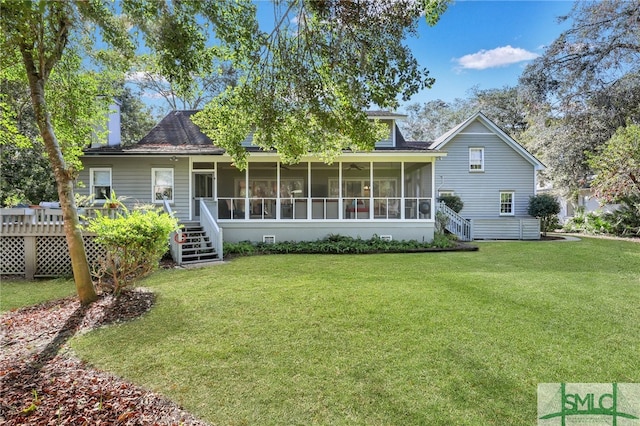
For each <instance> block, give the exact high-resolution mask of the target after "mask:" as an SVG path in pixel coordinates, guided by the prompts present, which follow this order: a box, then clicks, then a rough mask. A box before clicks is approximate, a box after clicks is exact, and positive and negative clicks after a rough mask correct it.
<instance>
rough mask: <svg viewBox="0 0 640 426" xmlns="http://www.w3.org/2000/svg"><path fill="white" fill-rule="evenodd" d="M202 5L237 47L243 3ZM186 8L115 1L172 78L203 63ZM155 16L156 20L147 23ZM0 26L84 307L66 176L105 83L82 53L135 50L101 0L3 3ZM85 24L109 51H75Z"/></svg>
mask: <svg viewBox="0 0 640 426" xmlns="http://www.w3.org/2000/svg"><path fill="white" fill-rule="evenodd" d="M204 3H205V2H201V3H198V4H197V6H198V7H205V6H206V7H208V8H209V9H208V13H210V14H218V15H220V16H217V17H218V18H220V19H222V16H224V17H225V18H226V19H227V20H228V25H230V28H231V29H228V31H227V33H226V34H223V35H219V34H218V35H219V38H220V39H221V40H222V41H226V40H228V39H233V41H232V42H233V43H236V44H237V45H240V44H241V41H240V40H243V39H242V38H241V37H236V36H237V34H236V32H235V31H233V28H236V27H235V26H234V25H235V24H237V23H238V20H235V21H234V20H233V17H234V16H238V15H239V14H242V13H244V12H245V11H246V8H245V9H242V8H241V9H238V10H236V9H235V8H232V7H230V6H229V5H227V4H217V3H215V2H207V4H206V5H205V4H204ZM158 6H164V7H158ZM111 7H113V6H111ZM190 7H191V5H190V4H184V3H179V4H178V3H176V4H174V7H173V8H172V9H170V8H169V7H168V5H166V4H164V5H163V4H158V3H155V2H147V1H142V0H141V1H137V2H135V1H131V2H123V3H122V10H123V12H125V15H124V16H129V17H131V18H134V19H137V22H138V24H139V27H141V28H142V29H143V30H144V31H145V34H146V38H145V39H146V40H147V41H148V44H150V45H151V47H152V48H156V49H159V50H161V52H162V54H161V60H162V61H164V62H163V63H162V69H163V70H164V71H165V72H166V73H167V74H168V75H170V76H171V77H172V78H173V79H175V80H176V81H178V82H180V81H183V80H184V79H186V78H187V77H188V75H189V73H190V72H191V71H192V70H197V69H198V67H199V66H200V65H201V63H202V61H204V60H206V58H203V56H202V55H197V53H198V52H199V51H201V50H203V47H204V36H203V35H202V33H201V32H199V31H198V29H199V28H200V27H198V26H194V22H195V20H196V17H195V16H193V15H192V14H191V12H192V11H191V10H190ZM158 10H160V11H159V12H158ZM158 14H159V15H160V16H159V17H160V18H162V19H159V20H156V21H153V20H152V18H153V17H154V15H158ZM0 23H1V24H2V25H1V27H2V36H3V37H2V40H1V41H0V43H1V47H2V55H3V56H2V59H3V66H4V65H5V64H9V63H10V62H9V59H15V57H16V55H18V57H19V61H18V62H17V63H18V64H21V67H22V73H23V75H25V76H26V79H27V81H28V86H29V92H30V98H31V103H32V105H33V110H34V116H35V122H36V123H37V126H38V129H39V132H40V135H41V136H42V139H43V141H44V146H45V149H46V152H47V155H48V158H49V161H50V162H51V165H52V169H53V172H54V176H55V179H56V184H57V189H58V197H59V200H60V205H61V207H62V211H63V216H64V223H65V234H66V239H67V244H68V246H69V254H70V257H71V265H72V270H73V275H74V280H75V283H76V290H77V292H78V297H79V299H80V301H81V303H83V304H88V303H91V302H92V301H94V300H95V299H96V298H97V295H96V293H95V289H94V288H93V283H92V281H91V275H90V272H89V266H88V262H87V258H86V253H85V250H84V244H83V241H82V234H81V231H80V229H79V220H78V214H77V210H76V206H75V201H74V196H73V181H74V179H75V177H76V173H77V170H78V167H79V164H80V163H79V161H78V156H79V155H80V153H81V150H82V147H83V146H84V144H86V142H87V140H88V138H89V135H90V133H88V132H87V130H88V129H89V128H92V129H95V128H96V124H97V121H98V117H100V116H104V115H105V114H104V113H105V105H102V107H103V108H100V106H101V105H100V103H101V102H102V103H103V104H104V103H106V101H105V98H104V97H102V98H100V97H98V96H97V95H98V94H104V93H99V92H102V91H104V90H105V88H106V87H108V85H107V84H103V85H102V86H101V87H99V80H100V77H103V76H105V75H106V74H103V73H100V74H96V73H92V72H81V68H82V59H81V54H84V55H85V56H88V57H93V58H96V59H102V60H103V63H105V62H108V63H110V64H111V65H112V66H117V65H123V64H124V63H126V62H125V61H124V60H126V59H128V58H131V57H132V56H133V52H134V45H133V42H132V39H131V35H130V34H129V33H128V31H127V30H128V28H127V25H128V22H126V21H125V20H124V19H122V18H120V17H119V16H118V15H116V14H115V11H114V10H113V9H111V8H110V6H109V5H107V4H104V3H101V2H86V1H73V2H72V1H68V2H50V1H45V0H40V1H30V0H22V1H20V0H2V1H1V2H0ZM92 26H93V27H92ZM86 28H90V29H91V28H94V29H96V30H99V31H100V35H101V39H102V41H103V42H104V43H106V44H107V45H110V46H113V47H114V48H115V51H111V52H107V51H104V50H103V51H92V50H91V51H87V50H84V51H83V50H82V48H84V47H87V46H91V45H92V43H91V40H89V39H87V38H86V37H84V38H83V36H86V35H87V34H86V33H85V32H84V31H85V29H86ZM94 42H95V40H94ZM121 70H122V68H121ZM55 76H59V78H60V82H61V87H58V88H54V89H52V88H51V87H48V84H49V83H50V82H51V81H52V80H53V79H54V77H55ZM99 89H100V90H99ZM54 106H55V107H54ZM59 135H60V138H59ZM3 139H4V137H3Z"/></svg>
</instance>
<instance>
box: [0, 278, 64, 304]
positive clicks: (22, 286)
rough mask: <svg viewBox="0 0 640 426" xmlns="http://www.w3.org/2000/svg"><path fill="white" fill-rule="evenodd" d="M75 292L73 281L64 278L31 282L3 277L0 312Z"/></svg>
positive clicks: (0, 289)
mask: <svg viewBox="0 0 640 426" xmlns="http://www.w3.org/2000/svg"><path fill="white" fill-rule="evenodd" d="M75 292H76V286H75V285H74V283H73V281H70V280H65V279H56V280H40V281H38V282H32V281H26V280H23V279H7V278H3V279H2V283H1V284H0V312H5V311H8V310H11V309H16V308H21V307H23V306H30V305H35V304H38V303H40V302H44V301H46V300H53V299H60V298H62V297H67V296H71V295H73V294H75Z"/></svg>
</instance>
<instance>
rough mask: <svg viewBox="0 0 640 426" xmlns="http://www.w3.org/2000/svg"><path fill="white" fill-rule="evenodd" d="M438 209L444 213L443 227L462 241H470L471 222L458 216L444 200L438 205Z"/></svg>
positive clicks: (471, 237)
mask: <svg viewBox="0 0 640 426" xmlns="http://www.w3.org/2000/svg"><path fill="white" fill-rule="evenodd" d="M438 211H440V212H442V213H444V214H445V215H446V217H447V224H446V226H445V229H446V230H447V231H449V232H451V233H452V234H454V235H456V236H457V237H458V238H459V239H460V240H462V241H471V240H472V239H473V236H472V235H471V222H469V221H468V220H467V219H465V218H463V217H462V216H460V215H459V214H458V213H456V212H455V211H454V210H453V209H451V208H450V207H449V206H447V205H446V204H445V203H444V202H441V203H440V204H439V205H438Z"/></svg>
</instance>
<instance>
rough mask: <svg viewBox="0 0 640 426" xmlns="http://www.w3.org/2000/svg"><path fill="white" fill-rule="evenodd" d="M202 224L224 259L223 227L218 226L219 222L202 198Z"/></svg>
mask: <svg viewBox="0 0 640 426" xmlns="http://www.w3.org/2000/svg"><path fill="white" fill-rule="evenodd" d="M200 225H201V226H202V229H203V230H204V232H205V234H206V235H209V237H210V238H211V244H212V245H213V248H214V249H215V251H216V253H217V254H218V258H219V259H220V260H222V256H223V252H222V246H223V244H222V241H223V239H222V228H220V227H219V226H218V222H216V220H215V219H214V218H213V215H212V214H211V211H210V210H209V207H208V206H207V203H206V202H205V200H204V199H202V198H201V199H200Z"/></svg>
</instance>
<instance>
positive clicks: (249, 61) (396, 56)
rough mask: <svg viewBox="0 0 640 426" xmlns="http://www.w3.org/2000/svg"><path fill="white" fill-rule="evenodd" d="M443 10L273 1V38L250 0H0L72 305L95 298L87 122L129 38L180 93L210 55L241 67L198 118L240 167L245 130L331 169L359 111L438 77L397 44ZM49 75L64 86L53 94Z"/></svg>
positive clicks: (360, 141)
mask: <svg viewBox="0 0 640 426" xmlns="http://www.w3.org/2000/svg"><path fill="white" fill-rule="evenodd" d="M447 3H448V1H447V0H421V1H415V0H370V1H361V2H352V1H349V0H325V1H322V0H321V1H310V0H309V1H305V0H280V1H276V2H274V3H273V5H274V10H275V11H276V14H275V17H276V19H275V21H274V22H275V25H274V26H273V27H272V28H270V32H269V33H267V32H264V31H260V29H259V26H258V22H257V19H256V5H255V3H254V2H252V1H251V0H237V1H235V2H221V1H219V0H200V1H180V2H178V1H172V2H169V1H155V0H121V1H120V2H119V4H118V5H119V6H120V8H119V10H118V13H116V10H115V6H114V5H113V4H111V3H105V2H99V1H86V0H76V1H65V2H53V1H47V0H38V1H31V0H0V24H1V28H2V36H3V37H2V39H1V40H0V47H2V49H1V50H2V55H3V56H2V58H3V65H4V64H5V63H8V62H6V61H7V58H10V57H15V55H18V56H19V58H20V60H19V62H18V63H19V64H20V66H21V68H22V73H23V75H26V79H27V81H28V85H29V92H30V97H31V102H32V105H33V109H34V115H35V121H36V123H37V125H38V129H39V132H40V134H41V136H42V139H43V141H44V146H45V149H46V152H47V155H48V158H49V161H50V162H51V165H52V168H53V172H54V176H55V179H56V184H57V188H58V196H59V199H60V204H61V207H62V210H63V215H64V221H65V233H66V238H67V243H68V246H69V253H70V256H71V263H72V268H73V273H74V279H75V282H76V288H77V291H78V296H79V298H80V301H81V302H82V303H84V304H86V303H90V302H91V301H92V300H94V299H95V298H96V294H95V290H94V289H93V285H92V282H91V276H90V274H89V268H88V264H87V260H86V254H85V251H84V246H83V242H82V235H81V232H80V230H79V227H78V215H77V211H76V207H75V203H74V197H73V180H74V178H75V176H76V174H77V170H78V168H79V167H80V166H81V164H80V162H79V161H78V156H79V155H80V154H81V152H82V147H83V146H84V143H86V141H87V135H86V129H87V125H88V124H92V125H94V128H95V124H96V121H97V120H98V117H99V116H100V114H102V117H104V115H105V114H104V112H105V110H106V107H107V106H106V105H105V104H106V103H108V102H107V101H106V100H105V98H104V97H102V98H97V96H96V95H98V94H102V95H104V94H105V93H104V92H103V91H105V90H107V89H106V88H108V87H110V85H111V84H112V82H111V81H104V80H112V78H107V77H113V76H112V75H110V74H109V73H105V70H106V69H113V70H114V71H115V72H120V73H121V74H123V73H124V71H125V70H126V69H127V66H128V64H130V61H131V58H132V57H133V53H134V51H135V44H134V42H135V41H138V40H141V41H143V42H144V43H145V45H146V47H147V48H148V49H149V51H150V52H152V53H153V54H155V58H156V61H157V66H158V69H159V72H160V74H161V75H162V76H163V77H164V78H166V79H167V80H168V81H169V82H171V84H172V85H173V87H175V88H176V90H177V91H178V92H179V93H189V90H190V88H191V87H192V86H191V82H192V77H193V76H194V75H199V74H200V73H202V72H204V71H206V70H207V69H208V67H209V66H210V64H211V62H212V61H213V59H214V58H216V59H218V60H220V61H222V62H226V61H228V62H229V63H230V64H231V65H232V66H233V67H234V69H237V70H238V72H239V73H240V75H241V78H240V80H239V82H238V85H237V86H235V87H233V88H229V89H227V90H226V91H225V92H224V93H223V94H222V95H221V96H219V97H218V98H217V99H216V100H214V101H213V102H212V104H213V105H212V106H211V107H208V108H205V113H204V114H203V116H202V117H203V119H201V120H200V121H199V123H201V125H202V128H203V130H204V131H205V132H207V133H208V134H209V135H210V136H212V139H213V140H214V141H215V142H216V144H218V145H220V146H222V147H223V148H226V149H227V152H228V153H229V154H230V155H231V156H232V157H233V158H234V161H235V163H236V165H238V166H239V167H242V166H243V165H244V158H245V157H244V156H245V155H246V153H245V152H244V150H243V149H242V148H241V146H240V143H241V141H242V140H243V139H244V137H245V136H246V135H247V134H248V133H249V131H251V130H254V131H255V133H254V135H255V136H254V141H256V142H257V143H258V144H259V145H260V146H262V147H266V148H276V149H277V150H278V152H279V153H280V155H281V156H282V157H283V159H284V160H286V161H296V160H298V159H299V158H300V156H301V155H303V154H307V153H308V152H312V153H321V154H324V157H325V158H326V159H327V160H328V161H330V160H331V159H332V158H333V157H334V156H335V155H339V153H341V152H342V149H343V148H344V147H348V146H354V147H361V148H371V147H373V144H374V142H375V140H376V138H377V137H378V136H380V127H379V126H375V125H371V124H370V123H369V122H368V121H367V117H366V115H365V113H364V111H363V110H364V109H365V108H367V107H369V106H370V105H373V104H375V105H378V106H380V107H383V108H387V107H393V106H395V105H397V99H396V98H397V97H398V96H399V95H401V96H403V97H404V98H407V97H408V96H410V95H411V94H413V93H415V92H416V91H417V90H419V89H421V88H423V87H428V86H429V85H431V84H432V83H433V79H431V78H429V77H428V71H427V70H423V69H420V68H419V67H418V64H417V61H416V60H415V58H414V57H413V56H412V55H411V52H410V50H409V49H408V48H407V47H406V46H404V45H403V44H402V39H403V38H404V36H405V35H406V34H407V33H410V32H415V29H416V24H417V19H419V18H420V17H424V18H425V19H426V20H427V22H429V23H431V24H435V23H436V22H437V20H438V17H439V15H440V14H441V13H442V12H444V10H445V9H446V5H447ZM130 30H134V31H130ZM96 33H97V35H99V40H98V39H97V38H98V37H97V35H96ZM134 35H135V38H134ZM138 36H139V37H138ZM98 42H99V43H98ZM210 44H213V45H214V47H213V48H212V47H211V46H210ZM97 45H99V46H104V45H106V46H110V47H111V48H112V49H110V50H105V49H94V48H93V47H95V46H97ZM83 59H94V60H95V64H101V65H102V68H99V69H98V71H100V72H96V68H83V67H84V66H85V62H83ZM105 64H108V65H109V67H108V68H107V67H105ZM95 66H98V65H94V67H95ZM56 75H59V76H60V77H61V82H62V83H63V86H62V87H65V89H62V90H61V91H60V90H57V89H56V90H51V88H50V87H48V84H49V83H50V82H51V81H52V78H53V77H54V76H56ZM99 92H102V93H99ZM52 102H58V103H59V104H60V108H59V109H58V108H53V107H52V105H51V103H52ZM100 102H102V105H101V104H100ZM207 117H208V118H209V119H210V120H207ZM229 119H231V120H229ZM242 133H244V135H243V134H242ZM3 138H4V136H3Z"/></svg>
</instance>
